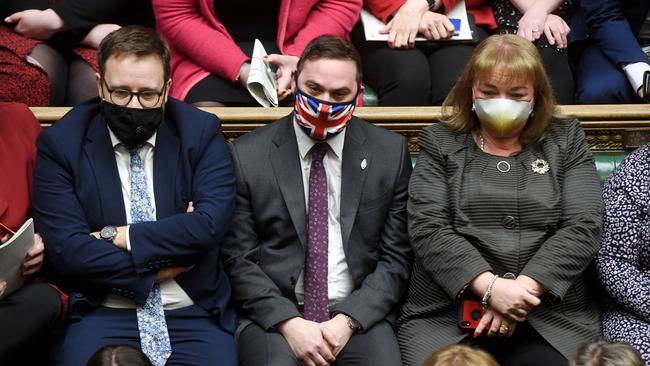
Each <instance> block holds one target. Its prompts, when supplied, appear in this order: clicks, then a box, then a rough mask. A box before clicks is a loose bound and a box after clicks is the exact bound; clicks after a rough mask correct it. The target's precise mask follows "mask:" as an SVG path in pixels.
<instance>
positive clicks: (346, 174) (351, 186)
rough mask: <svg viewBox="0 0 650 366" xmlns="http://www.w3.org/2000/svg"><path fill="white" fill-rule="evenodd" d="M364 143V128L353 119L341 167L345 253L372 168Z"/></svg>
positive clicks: (342, 226) (346, 133) (368, 152)
mask: <svg viewBox="0 0 650 366" xmlns="http://www.w3.org/2000/svg"><path fill="white" fill-rule="evenodd" d="M365 142H366V131H365V126H364V125H363V124H362V123H360V121H359V120H357V119H356V118H353V119H352V120H351V121H350V122H349V124H348V126H347V131H346V132H345V144H344V146H343V164H342V167H341V175H342V177H341V236H342V239H343V248H344V249H345V250H346V252H347V245H348V240H349V239H350V233H351V232H352V226H353V225H354V221H355V217H356V215H357V210H358V209H359V201H360V200H361V193H362V192H363V187H364V184H365V181H366V176H367V175H368V170H369V169H370V167H372V161H371V160H372V154H371V153H370V151H368V149H367V147H366V146H365ZM364 160H365V164H364V163H363V162H364Z"/></svg>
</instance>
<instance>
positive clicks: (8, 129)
mask: <svg viewBox="0 0 650 366" xmlns="http://www.w3.org/2000/svg"><path fill="white" fill-rule="evenodd" d="M0 131H2V133H0V136H1V137H0V169H2V172H3V174H2V179H0V222H2V223H3V224H4V225H6V226H7V227H9V228H10V229H12V230H14V231H16V230H18V229H19V228H20V226H21V225H22V224H23V223H24V222H25V220H26V219H27V218H28V217H30V216H31V214H30V206H31V205H30V203H31V192H32V170H33V169H34V160H35V158H36V136H38V134H39V133H40V132H41V126H40V125H39V123H38V120H37V119H36V117H34V115H33V114H32V112H31V111H30V110H29V108H27V106H26V105H24V104H20V103H0ZM0 236H2V235H1V234H0Z"/></svg>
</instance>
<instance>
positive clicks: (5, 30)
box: [0, 25, 99, 106]
mask: <svg viewBox="0 0 650 366" xmlns="http://www.w3.org/2000/svg"><path fill="white" fill-rule="evenodd" d="M40 43H41V41H38V40H35V39H31V38H27V37H24V36H21V35H20V34H18V33H16V32H14V31H13V30H12V29H11V28H10V27H7V26H4V25H0V65H2V68H1V69H0V85H2V87H1V88H0V102H20V103H25V104H27V105H30V106H48V105H49V104H50V82H49V79H48V76H47V74H46V73H45V71H43V69H41V68H40V67H38V66H35V65H32V64H30V63H29V62H27V56H28V55H29V54H30V53H32V51H33V50H34V47H36V46H37V45H38V44H40ZM72 51H73V52H74V53H75V54H77V55H78V56H79V57H81V58H82V59H83V60H84V61H86V62H87V63H88V64H89V65H90V66H92V68H93V69H94V70H95V71H98V70H99V67H98V65H97V57H96V51H95V50H94V49H91V48H87V47H76V48H74V49H72Z"/></svg>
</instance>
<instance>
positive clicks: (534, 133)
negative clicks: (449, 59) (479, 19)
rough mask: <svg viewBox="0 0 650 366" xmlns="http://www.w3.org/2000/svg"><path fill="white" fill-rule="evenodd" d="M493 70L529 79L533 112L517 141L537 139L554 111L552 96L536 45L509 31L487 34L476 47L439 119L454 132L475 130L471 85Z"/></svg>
mask: <svg viewBox="0 0 650 366" xmlns="http://www.w3.org/2000/svg"><path fill="white" fill-rule="evenodd" d="M497 71H499V72H501V73H503V75H507V77H508V78H512V79H515V80H530V81H531V82H532V84H533V89H534V93H535V94H534V106H533V113H532V114H531V117H530V118H529V120H528V122H527V123H526V126H525V127H524V130H523V131H522V132H521V136H520V138H519V140H520V142H521V143H522V144H524V145H525V144H528V143H531V142H536V141H539V140H540V139H541V138H542V136H543V134H544V131H545V130H546V127H547V126H548V124H549V122H550V120H551V118H553V116H554V115H555V114H556V111H555V97H554V96H553V92H552V90H551V86H550V83H549V81H548V77H547V76H546V71H545V70H544V65H543V64H542V59H541V57H540V55H539V52H538V51H537V48H536V47H535V46H534V45H533V44H532V43H531V42H529V41H528V40H526V39H524V38H522V37H519V36H516V35H512V34H503V35H494V36H491V37H488V38H487V39H486V40H484V41H483V42H481V43H480V44H479V45H478V46H477V47H476V50H474V54H473V55H472V58H471V59H470V60H469V63H468V64H467V66H466V67H465V70H464V71H463V73H462V74H461V75H460V77H459V79H458V82H457V83H456V85H454V87H453V88H452V89H451V91H450V92H449V94H448V95H447V98H445V101H444V102H443V104H442V118H441V119H440V121H441V122H442V123H444V124H445V125H447V127H449V128H450V129H451V130H453V131H456V132H465V133H468V132H471V131H475V130H478V129H479V128H480V124H479V121H478V118H477V117H476V116H475V115H474V113H473V111H472V104H473V98H472V86H473V85H474V83H475V82H476V81H483V80H487V79H488V78H490V76H492V75H493V74H494V73H495V72H497ZM558 117H559V116H558Z"/></svg>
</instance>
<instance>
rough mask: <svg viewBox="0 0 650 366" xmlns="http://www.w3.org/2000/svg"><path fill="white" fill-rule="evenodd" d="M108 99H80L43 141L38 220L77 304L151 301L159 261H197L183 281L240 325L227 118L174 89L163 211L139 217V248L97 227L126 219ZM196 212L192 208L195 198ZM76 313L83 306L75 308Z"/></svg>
mask: <svg viewBox="0 0 650 366" xmlns="http://www.w3.org/2000/svg"><path fill="white" fill-rule="evenodd" d="M99 106H100V104H99V99H94V100H91V101H88V102H85V103H83V104H81V105H79V106H78V107H75V108H74V109H72V110H71V111H70V112H69V113H68V114H66V115H65V116H64V117H63V119H62V120H60V121H59V122H57V123H56V124H55V125H54V126H52V127H50V128H48V129H46V130H45V131H44V132H43V133H42V134H41V135H40V137H39V139H38V141H37V147H38V155H37V159H36V166H35V170H34V207H35V210H36V223H37V226H38V229H39V230H40V232H41V234H42V236H43V239H44V241H45V243H46V244H45V248H46V255H47V258H48V261H49V263H50V264H51V266H52V267H53V270H54V273H55V275H57V277H58V278H59V280H60V281H61V284H62V285H63V287H64V288H65V289H66V290H67V291H69V292H70V294H71V297H70V305H71V308H73V309H74V308H77V307H80V306H83V305H87V306H97V304H98V303H99V302H101V301H102V300H103V299H104V298H105V296H106V295H108V294H109V293H113V294H118V295H122V296H125V297H127V298H131V299H133V300H134V301H135V303H136V304H143V303H144V302H145V300H146V298H147V296H148V294H149V291H150V289H151V287H152V285H153V283H154V280H155V278H156V275H157V273H158V271H159V270H160V269H162V268H164V267H169V266H190V265H194V268H193V269H192V270H191V271H189V272H186V273H184V274H182V275H180V276H177V277H176V281H177V282H178V284H179V285H180V286H181V287H182V288H183V289H184V290H185V292H186V293H187V294H188V295H189V296H190V298H192V300H193V301H194V302H195V303H196V304H197V305H199V306H201V307H202V308H204V309H206V310H207V311H209V312H210V313H211V314H213V316H214V317H215V318H216V319H217V320H218V321H219V322H220V323H221V325H222V326H223V328H224V329H226V330H229V331H234V328H235V314H234V311H233V310H232V309H231V308H229V307H228V300H229V298H230V285H229V282H228V280H227V278H226V276H225V274H224V272H223V270H222V267H221V264H220V263H219V262H218V257H219V244H220V241H221V238H222V236H223V235H224V233H225V232H226V230H227V229H228V226H229V225H230V219H231V213H232V208H233V200H234V194H235V178H234V174H233V167H232V158H231V155H230V151H229V148H228V145H227V144H226V142H225V140H224V138H223V135H222V133H221V126H220V124H219V120H218V119H217V118H216V117H215V116H214V115H213V114H209V113H206V112H203V111H200V110H198V109H196V108H194V107H192V106H190V105H187V104H184V103H181V102H179V101H176V100H173V99H171V98H170V99H169V101H168V102H167V104H166V109H165V120H164V122H163V123H162V124H161V126H160V127H159V128H158V133H157V137H156V144H155V148H154V168H153V170H154V173H153V174H154V177H153V180H154V194H155V201H156V216H157V217H156V219H157V221H153V222H143V223H138V224H132V225H131V226H130V229H129V230H130V234H129V235H130V240H131V252H130V253H129V252H127V251H125V250H122V249H119V248H117V247H116V246H114V245H112V244H110V243H107V242H105V241H102V240H98V239H95V238H94V237H92V236H90V235H89V233H91V232H94V231H98V230H100V229H101V228H102V227H104V226H105V225H109V224H110V225H117V226H121V225H126V224H127V222H126V213H125V209H124V200H123V198H122V190H121V185H120V179H119V174H118V170H117V164H116V162H115V156H114V152H113V148H112V145H111V140H110V137H109V133H108V128H107V125H106V122H105V121H104V118H103V117H102V116H101V113H100V108H99ZM190 201H192V202H193V203H194V212H192V213H186V208H187V205H188V202H190ZM73 313H74V312H73Z"/></svg>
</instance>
